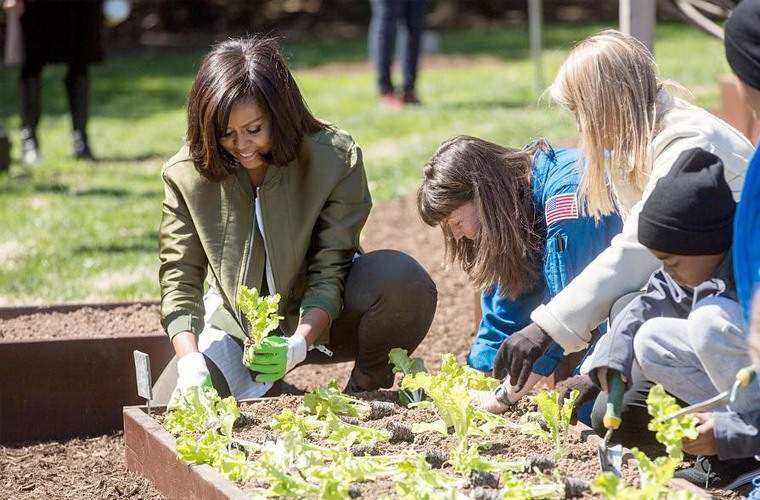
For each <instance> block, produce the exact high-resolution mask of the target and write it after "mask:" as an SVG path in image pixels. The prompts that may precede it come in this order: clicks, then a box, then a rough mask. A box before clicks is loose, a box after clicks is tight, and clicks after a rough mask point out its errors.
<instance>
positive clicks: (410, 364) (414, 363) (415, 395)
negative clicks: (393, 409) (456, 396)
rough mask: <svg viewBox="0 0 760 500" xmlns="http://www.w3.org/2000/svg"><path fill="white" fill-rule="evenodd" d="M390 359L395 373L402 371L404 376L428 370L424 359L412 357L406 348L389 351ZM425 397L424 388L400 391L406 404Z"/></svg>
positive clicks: (395, 348) (402, 401) (403, 402)
mask: <svg viewBox="0 0 760 500" xmlns="http://www.w3.org/2000/svg"><path fill="white" fill-rule="evenodd" d="M388 360H389V361H390V363H391V365H392V366H393V373H400V374H401V375H402V376H406V375H414V374H415V373H424V372H427V370H426V369H425V363H424V362H423V361H422V359H421V358H410V357H409V354H408V352H407V350H406V349H401V348H399V347H394V348H393V349H391V350H390V352H389V353H388ZM424 398H425V393H424V392H423V391H422V389H417V390H414V391H408V390H406V391H405V390H402V391H400V392H399V401H400V402H401V404H403V405H405V406H406V405H408V404H410V403H419V402H420V401H422V400H423V399H424Z"/></svg>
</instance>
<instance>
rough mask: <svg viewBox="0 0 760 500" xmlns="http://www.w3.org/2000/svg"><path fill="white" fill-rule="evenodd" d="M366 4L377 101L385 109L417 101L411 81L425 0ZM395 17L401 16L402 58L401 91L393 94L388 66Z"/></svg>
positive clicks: (372, 0)
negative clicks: (403, 31) (375, 77)
mask: <svg viewBox="0 0 760 500" xmlns="http://www.w3.org/2000/svg"><path fill="white" fill-rule="evenodd" d="M370 4H371V6H372V19H371V20H370V24H369V53H370V58H371V59H372V64H373V65H374V67H375V72H376V76H377V86H378V91H379V93H380V102H381V104H382V105H383V106H385V107H387V108H389V109H399V108H401V106H403V105H404V104H420V100H419V98H418V97H417V92H416V90H415V81H416V79H417V62H418V60H419V56H420V41H421V39H422V31H423V29H424V27H425V13H426V12H427V0H370ZM399 20H403V22H404V26H405V27H406V44H405V45H404V56H403V62H402V72H403V77H402V78H403V79H402V87H401V89H402V91H401V93H400V94H397V93H396V91H395V89H394V86H393V82H392V80H391V66H392V65H393V53H394V51H395V47H396V29H397V25H398V22H399Z"/></svg>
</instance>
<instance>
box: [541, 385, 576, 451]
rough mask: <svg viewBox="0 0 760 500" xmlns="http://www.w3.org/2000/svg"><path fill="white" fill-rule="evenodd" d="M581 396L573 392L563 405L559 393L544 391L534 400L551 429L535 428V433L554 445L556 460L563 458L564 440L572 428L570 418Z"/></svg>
mask: <svg viewBox="0 0 760 500" xmlns="http://www.w3.org/2000/svg"><path fill="white" fill-rule="evenodd" d="M579 394H580V393H579V392H578V390H577V389H576V390H573V391H572V392H571V393H570V397H567V398H565V400H564V401H562V403H561V404H560V401H559V392H557V391H547V390H543V391H541V392H539V393H538V394H537V395H536V397H535V398H534V401H535V403H536V406H538V410H539V411H540V412H541V415H542V416H543V418H544V421H545V422H546V425H547V427H548V428H549V430H548V431H545V430H543V429H541V428H534V432H535V434H537V435H539V436H541V437H543V438H544V439H546V440H548V441H549V442H551V443H553V444H554V455H555V458H560V457H561V456H562V440H563V438H564V435H565V432H566V431H567V429H568V427H570V418H571V417H572V415H573V407H574V406H575V401H576V400H577V399H578V395H579Z"/></svg>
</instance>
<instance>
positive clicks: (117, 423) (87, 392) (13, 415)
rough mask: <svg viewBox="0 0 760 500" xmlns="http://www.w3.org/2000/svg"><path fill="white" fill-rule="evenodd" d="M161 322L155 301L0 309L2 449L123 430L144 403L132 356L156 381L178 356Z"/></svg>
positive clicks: (0, 416)
mask: <svg viewBox="0 0 760 500" xmlns="http://www.w3.org/2000/svg"><path fill="white" fill-rule="evenodd" d="M158 317H159V316H158V306H157V304H156V303H155V302H133V303H113V304H77V305H58V306H50V307H6V308H0V380H2V389H0V444H6V445H8V444H17V443H22V442H28V441H41V440H49V439H64V438H68V437H75V436H95V435H99V434H107V433H110V432H113V431H115V430H118V429H121V426H122V416H121V412H122V407H123V406H126V405H136V404H140V403H141V400H140V398H138V396H137V388H136V383H135V375H134V358H133V354H132V352H133V351H134V350H136V349H137V350H140V351H143V352H146V353H148V354H149V355H150V357H151V371H152V374H153V377H154V379H155V378H157V377H158V375H160V373H161V371H162V370H163V368H164V367H165V366H166V364H167V363H168V362H169V360H170V359H171V357H172V355H173V351H172V348H171V344H170V343H169V341H168V340H167V338H166V335H164V334H163V333H162V332H161V328H160V324H159V320H158ZM9 388H12V390H11V389H9Z"/></svg>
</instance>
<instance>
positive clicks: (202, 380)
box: [177, 352, 211, 392]
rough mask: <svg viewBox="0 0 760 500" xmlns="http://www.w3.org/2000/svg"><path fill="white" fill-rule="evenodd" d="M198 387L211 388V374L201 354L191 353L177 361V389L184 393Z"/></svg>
mask: <svg viewBox="0 0 760 500" xmlns="http://www.w3.org/2000/svg"><path fill="white" fill-rule="evenodd" d="M198 385H208V386H211V374H210V373H209V371H208V367H207V366H206V359H205V358H204V357H203V354H201V353H200V352H191V353H190V354H185V355H184V356H182V357H181V358H179V360H178V361H177V389H179V390H180V391H182V392H184V391H186V390H187V389H188V388H190V387H194V386H198Z"/></svg>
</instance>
